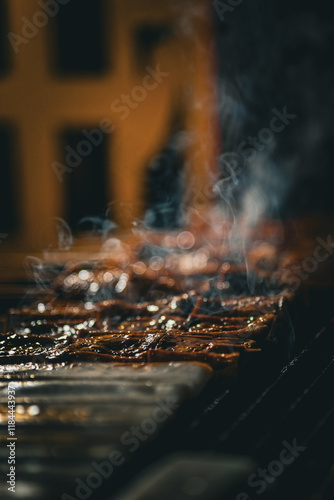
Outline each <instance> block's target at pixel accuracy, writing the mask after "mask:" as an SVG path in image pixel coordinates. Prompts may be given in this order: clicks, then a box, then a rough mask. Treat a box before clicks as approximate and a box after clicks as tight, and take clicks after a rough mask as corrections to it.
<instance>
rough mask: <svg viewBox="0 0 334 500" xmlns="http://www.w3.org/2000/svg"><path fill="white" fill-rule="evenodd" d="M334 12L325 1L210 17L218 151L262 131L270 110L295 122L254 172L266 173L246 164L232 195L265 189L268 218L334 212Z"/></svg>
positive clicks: (280, 2)
mask: <svg viewBox="0 0 334 500" xmlns="http://www.w3.org/2000/svg"><path fill="white" fill-rule="evenodd" d="M225 3H228V2H225ZM333 8H334V6H333V4H332V2H330V1H318V2H316V1H311V0H304V1H294V0H253V1H252V0H244V1H243V2H242V3H241V4H240V5H239V6H237V7H235V9H234V11H233V12H226V13H225V15H224V20H223V21H221V20H220V19H219V16H218V13H217V11H216V9H214V12H213V16H214V20H215V26H216V30H217V42H218V54H219V81H220V83H219V98H220V118H221V123H222V136H223V140H224V151H225V152H228V151H231V152H233V151H235V150H236V148H237V146H238V144H240V141H242V140H245V139H247V137H248V136H249V135H251V136H254V135H256V134H257V133H258V131H259V130H261V129H262V128H263V127H267V126H268V125H269V123H270V119H271V117H272V116H273V114H272V109H273V108H277V109H278V110H280V111H281V110H282V109H283V107H284V106H287V110H288V112H289V113H293V114H296V115H297V118H296V119H295V120H293V122H292V123H291V125H289V126H288V127H287V128H286V130H284V131H283V132H282V133H280V134H277V136H275V141H276V145H275V147H273V148H267V151H266V154H267V157H266V159H265V160H264V161H263V163H262V165H260V166H259V169H260V170H261V169H262V170H266V172H262V173H260V174H259V172H258V171H257V173H256V174H254V166H252V165H249V164H247V162H246V163H244V164H243V168H242V169H241V170H242V172H243V174H242V175H241V174H240V175H239V177H240V179H239V180H240V182H239V184H238V187H237V188H236V193H234V194H235V197H234V198H235V199H237V200H239V202H240V199H241V195H242V194H243V192H244V190H245V189H247V188H248V187H249V185H250V184H251V183H252V182H259V183H260V182H263V183H264V185H263V189H264V191H266V192H267V193H269V196H268V197H269V198H270V201H269V203H268V205H269V210H268V211H269V212H271V214H270V215H272V216H275V215H276V216H281V217H290V216H298V215H301V214H303V213H305V212H308V211H332V210H333V208H334V197H333V185H334V169H333V158H332V157H333V143H334V141H333V139H334V137H333V135H334V133H333V109H334V106H333V104H334V71H333V51H334V30H333V26H334V25H333ZM269 149H270V150H269ZM265 183H266V185H265Z"/></svg>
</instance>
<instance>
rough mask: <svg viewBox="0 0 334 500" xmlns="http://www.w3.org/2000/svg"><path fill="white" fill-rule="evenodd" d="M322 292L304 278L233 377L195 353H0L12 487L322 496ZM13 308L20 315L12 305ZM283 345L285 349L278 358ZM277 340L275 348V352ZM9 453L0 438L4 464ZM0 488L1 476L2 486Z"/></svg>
mask: <svg viewBox="0 0 334 500" xmlns="http://www.w3.org/2000/svg"><path fill="white" fill-rule="evenodd" d="M67 275H68V272H67ZM233 276H239V275H234V274H233ZM196 279H197V278H196ZM61 280H63V278H61ZM195 281H196V280H195ZM229 281H230V283H233V282H234V278H233V279H232V277H231V278H230V279H229ZM236 283H237V286H240V277H238V279H237V280H236ZM261 283H263V282H261ZM253 284H254V281H253ZM58 286H59V285H58V284H56V288H57V287H58ZM256 286H257V287H259V285H256ZM261 286H262V285H261ZM79 291H80V290H79ZM130 292H131V293H133V290H132V291H131V289H130ZM76 293H77V290H76ZM80 293H81V291H80ZM59 300H61V299H59ZM68 300H69V298H68ZM332 300H333V291H332V289H331V288H324V289H320V288H319V287H318V288H316V287H310V286H305V287H304V288H303V289H302V290H300V291H299V292H298V293H297V294H296V299H295V300H294V303H293V308H291V313H292V314H291V316H290V317H289V321H287V320H286V318H285V319H284V321H283V322H281V324H280V325H279V332H280V335H279V336H281V338H283V339H285V341H284V342H283V344H282V345H280V344H273V345H270V344H268V346H267V347H266V352H265V356H263V357H262V359H261V358H253V363H252V365H251V366H247V364H245V363H244V364H243V365H242V366H241V369H240V370H239V371H238V376H237V378H236V379H235V378H233V380H232V382H231V379H230V377H227V376H226V372H225V374H223V377H219V376H218V377H217V376H214V375H213V372H212V369H211V368H210V367H209V366H208V365H205V364H202V363H199V362H192V363H189V362H184V361H181V362H175V361H174V362H162V363H153V364H152V363H150V364H144V365H142V364H137V365H133V364H131V363H130V364H128V366H124V364H122V363H113V364H112V369H111V368H110V367H111V365H110V364H108V363H103V362H102V363H101V362H94V363H90V362H87V361H81V360H80V361H75V360H72V361H69V362H67V363H66V364H64V363H62V362H61V361H62V359H60V360H59V361H60V362H58V363H52V364H50V362H49V361H48V360H47V359H45V358H43V356H42V357H38V356H37V357H36V356H35V357H34V358H33V359H32V360H31V362H29V361H28V362H25V363H23V364H22V363H18V364H15V363H12V364H10V365H3V366H2V368H1V369H2V375H3V377H2V380H3V381H2V383H1V400H0V403H1V410H2V411H1V413H2V415H3V416H4V418H3V420H2V424H1V434H2V435H3V437H4V439H7V440H8V442H10V443H11V444H13V443H12V442H11V441H10V437H8V434H7V419H6V412H7V401H8V399H7V398H8V388H9V387H10V388H11V389H10V390H11V391H14V392H15V398H16V428H15V436H17V440H15V443H14V446H15V451H16V460H17V464H16V469H17V474H19V480H18V481H17V494H18V495H20V496H21V498H34V499H43V500H44V498H46V497H47V498H54V499H56V498H57V499H59V498H62V499H69V498H72V499H73V498H84V497H87V498H88V497H89V498H99V499H102V498H105V499H110V500H112V499H114V498H115V499H117V500H118V498H120V499H122V500H123V499H124V500H126V499H129V500H130V499H137V498H138V499H142V498H143V499H144V498H145V499H147V498H152V499H153V498H161V499H164V498H171V497H172V498H180V499H181V498H182V499H183V498H185V499H186V498H192V497H193V496H194V494H195V493H196V495H197V497H198V498H203V499H204V498H205V499H210V498H213V499H216V498H217V499H218V498H227V499H229V498H231V499H232V498H239V499H241V498H244V499H246V498H247V499H251V498H253V497H254V496H255V495H257V494H258V493H261V494H262V495H263V498H270V499H271V498H273V499H274V498H275V499H276V498H277V499H279V498H283V497H284V498H296V495H297V493H298V495H299V494H302V495H303V497H305V498H307V499H310V500H315V499H317V498H322V496H321V495H324V494H327V495H329V496H328V498H330V490H331V488H332V487H333V484H332V480H333V477H332V472H333V471H332V469H331V460H332V449H333V448H332V444H333V443H332V442H331V438H330V435H331V433H330V429H331V425H332V424H333V409H334V404H333V398H332V396H331V385H332V382H333V369H334V366H333V365H334V363H333V343H334V341H333V329H334V324H333V322H332V321H331V303H332ZM116 302H117V301H116ZM305 304H306V306H305ZM129 307H130V306H129ZM21 311H23V316H24V315H27V314H28V315H29V314H32V315H34V312H33V311H34V310H33V309H30V308H27V309H23V310H21ZM55 311H56V310H55ZM315 311H316V312H317V314H314V312H315ZM102 317H103V318H104V316H103V314H102ZM21 319H22V318H21ZM35 319H36V318H35ZM11 321H12V322H14V323H13V325H15V322H19V321H20V317H19V314H17V311H16V312H13V313H12V314H11ZM291 322H292V324H291ZM287 339H288V342H287V341H286V340H287ZM282 347H283V350H282ZM287 348H288V349H293V351H292V353H290V358H291V359H292V361H290V362H289V363H288V364H287V365H286V366H285V367H283V366H284V359H286V355H287ZM231 350H233V349H231ZM280 351H281V354H282V353H284V356H282V355H279V356H277V355H276V354H277V352H280ZM273 353H274V354H275V353H276V354H275V355H273ZM254 360H255V361H254ZM8 384H10V385H8ZM8 453H9V451H8V449H6V448H4V447H3V448H2V449H1V472H2V473H3V474H4V475H5V474H6V473H7V472H8V463H7V458H8ZM295 455H296V456H295ZM279 457H283V458H284V460H285V462H284V461H283V462H282V460H280V458H279ZM6 471H7V472H6ZM268 471H269V472H268ZM7 491H8V490H7V485H4V487H2V491H1V493H2V497H3V498H7V496H6V495H7ZM300 492H301V493H300ZM238 495H239V497H238ZM325 498H327V497H325Z"/></svg>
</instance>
